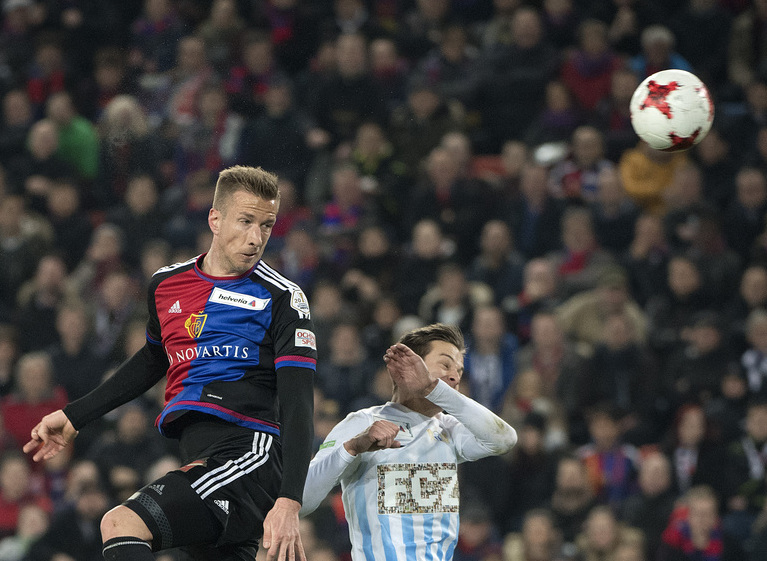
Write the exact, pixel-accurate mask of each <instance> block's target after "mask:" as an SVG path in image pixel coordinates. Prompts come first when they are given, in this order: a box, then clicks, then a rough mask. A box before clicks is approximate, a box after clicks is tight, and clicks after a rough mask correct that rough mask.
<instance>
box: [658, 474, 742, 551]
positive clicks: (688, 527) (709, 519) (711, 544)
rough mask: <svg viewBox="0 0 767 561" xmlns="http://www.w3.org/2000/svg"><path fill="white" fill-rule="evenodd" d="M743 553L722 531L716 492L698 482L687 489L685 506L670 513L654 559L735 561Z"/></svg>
mask: <svg viewBox="0 0 767 561" xmlns="http://www.w3.org/2000/svg"><path fill="white" fill-rule="evenodd" d="M744 556H745V553H744V552H743V550H742V549H741V548H740V546H739V545H738V544H737V543H736V542H734V541H731V540H730V539H729V538H728V537H727V536H726V535H725V534H724V532H723V531H722V526H721V521H720V519H719V514H718V500H717V497H716V494H715V493H714V491H713V490H712V489H711V488H710V487H708V486H706V485H699V486H695V487H692V488H691V489H690V490H689V491H688V492H687V494H686V495H685V501H684V505H683V506H680V507H679V508H677V509H676V510H675V511H674V512H673V513H672V514H671V520H670V521H669V525H668V527H667V528H666V530H665V531H664V532H663V536H662V542H661V545H660V547H659V548H658V557H657V561H688V560H689V561H693V560H694V561H736V560H740V559H743V558H744Z"/></svg>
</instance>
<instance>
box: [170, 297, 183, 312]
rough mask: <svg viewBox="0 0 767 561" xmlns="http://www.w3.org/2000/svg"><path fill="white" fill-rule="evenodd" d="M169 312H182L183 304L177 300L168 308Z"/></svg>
mask: <svg viewBox="0 0 767 561" xmlns="http://www.w3.org/2000/svg"><path fill="white" fill-rule="evenodd" d="M168 313H169V314H180V313H182V311H181V304H180V303H179V301H178V300H176V301H175V302H174V303H173V305H172V306H171V307H170V308H168Z"/></svg>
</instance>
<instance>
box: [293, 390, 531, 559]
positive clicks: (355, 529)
mask: <svg viewBox="0 0 767 561" xmlns="http://www.w3.org/2000/svg"><path fill="white" fill-rule="evenodd" d="M427 399H429V401H431V402H432V403H435V404H436V405H439V406H440V407H442V408H443V409H445V410H446V411H450V412H451V413H453V412H454V414H450V415H449V414H444V413H438V414H437V415H435V416H434V417H427V416H425V415H422V414H420V413H416V412H415V411H412V410H410V409H408V408H407V407H404V406H403V405H400V404H397V403H392V402H389V403H386V404H385V405H380V406H377V407H371V408H368V409H363V410H361V411H357V412H355V413H351V414H350V415H349V416H347V417H346V419H344V420H343V421H342V422H340V423H339V424H338V425H337V426H336V427H335V428H334V429H333V430H332V431H331V432H330V434H329V435H328V437H327V438H326V439H325V442H324V443H323V444H322V446H321V447H320V449H319V451H318V452H317V454H316V456H315V457H314V459H313V460H312V462H311V464H310V466H309V474H308V476H307V479H306V485H305V487H304V500H303V507H302V509H301V514H302V515H305V514H308V513H309V512H312V511H313V510H314V509H316V508H317V506H319V504H320V502H321V501H322V500H323V499H324V498H325V496H327V494H328V493H329V492H330V491H331V490H332V489H333V487H335V486H336V485H337V484H338V483H339V482H340V483H341V489H342V493H343V495H342V496H343V503H344V510H345V511H346V519H347V522H348V523H349V533H350V538H351V543H352V559H353V560H354V561H377V560H381V561H416V560H419V561H420V560H424V561H447V560H450V559H452V558H453V550H454V549H455V545H456V543H457V541H458V474H457V471H456V468H457V465H458V464H459V463H461V462H464V461H468V460H477V459H479V458H484V457H486V456H490V455H494V454H503V453H505V452H506V451H508V450H509V449H510V448H511V447H512V446H513V445H514V443H515V442H516V432H515V431H514V429H513V428H511V427H510V426H509V425H508V424H506V423H505V422H504V421H503V420H501V419H500V418H499V417H497V416H496V415H494V414H493V413H492V412H491V411H489V410H488V409H486V408H485V407H483V406H482V405H480V404H478V403H477V402H475V401H473V400H471V399H469V398H468V397H466V396H464V395H462V394H461V393H459V392H457V391H456V390H454V389H452V388H451V387H450V386H448V385H447V384H446V383H445V382H443V381H440V382H439V383H438V384H437V387H436V388H435V389H434V390H433V391H432V392H431V393H430V394H429V395H428V396H427ZM459 419H461V420H459ZM378 420H387V421H391V422H393V423H396V424H398V425H399V427H400V432H399V434H398V436H397V440H398V441H399V442H400V443H401V445H402V447H401V448H389V449H386V450H377V451H374V452H366V453H364V454H358V455H357V456H352V455H351V454H349V453H348V452H347V451H346V449H345V448H344V445H343V444H344V442H346V441H347V440H349V439H351V438H353V437H354V436H356V435H358V434H359V433H361V432H362V431H364V430H365V429H366V428H367V427H368V426H370V425H371V424H373V423H374V422H375V421H378Z"/></svg>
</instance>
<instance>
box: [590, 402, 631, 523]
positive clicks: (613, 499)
mask: <svg viewBox="0 0 767 561" xmlns="http://www.w3.org/2000/svg"><path fill="white" fill-rule="evenodd" d="M623 417H624V413H623V412H622V411H620V410H619V409H617V408H616V407H614V406H612V405H608V404H599V405H597V406H595V407H592V408H591V409H590V410H589V411H588V412H587V416H586V421H587V425H588V431H589V439H590V441H589V442H588V443H587V444H584V445H583V446H580V447H579V448H578V449H577V450H576V453H577V455H578V457H579V458H580V459H581V461H582V462H583V464H584V466H585V468H586V473H587V474H588V480H589V484H590V485H591V489H592V491H593V492H594V495H595V497H596V498H597V500H598V501H599V502H600V503H602V504H606V505H609V506H610V507H611V508H613V509H615V510H616V511H617V510H619V509H620V508H621V506H622V505H623V502H624V501H625V500H626V499H627V498H628V497H630V496H631V495H633V494H634V493H636V485H637V482H636V478H637V473H638V470H639V451H638V450H637V448H635V447H634V446H632V445H630V444H626V443H624V440H623V432H624V429H623V427H622V424H621V421H622V419H623Z"/></svg>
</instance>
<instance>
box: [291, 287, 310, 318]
mask: <svg viewBox="0 0 767 561" xmlns="http://www.w3.org/2000/svg"><path fill="white" fill-rule="evenodd" d="M290 307H291V308H293V309H294V310H295V311H297V312H298V314H299V316H300V317H302V318H304V319H310V318H311V315H310V314H309V300H307V299H306V295H305V294H304V293H303V291H301V290H300V289H296V290H294V291H293V292H292V293H291V295H290Z"/></svg>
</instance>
